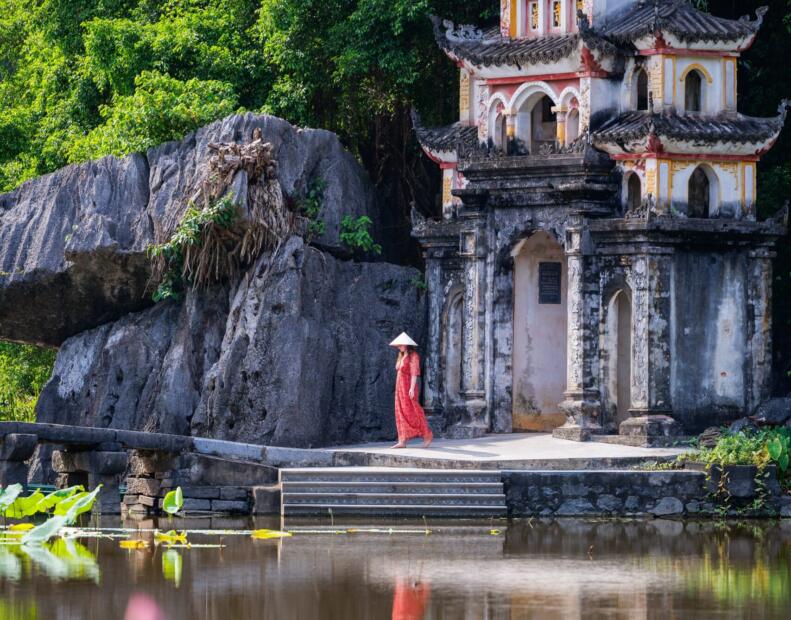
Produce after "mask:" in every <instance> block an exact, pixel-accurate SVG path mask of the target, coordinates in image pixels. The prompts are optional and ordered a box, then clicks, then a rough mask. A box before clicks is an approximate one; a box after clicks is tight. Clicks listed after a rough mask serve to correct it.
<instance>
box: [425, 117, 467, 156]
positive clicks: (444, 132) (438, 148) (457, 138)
mask: <svg viewBox="0 0 791 620" xmlns="http://www.w3.org/2000/svg"><path fill="white" fill-rule="evenodd" d="M412 124H413V125H414V127H415V133H416V134H417V138H418V140H419V141H420V144H421V145H422V146H423V148H426V149H428V150H430V151H432V152H435V153H441V152H449V151H455V150H456V149H457V148H458V146H459V145H463V146H465V147H467V148H473V147H475V146H477V144H478V128H477V127H475V126H474V125H462V124H461V123H453V124H452V125H445V126H444V127H424V126H423V124H422V123H421V121H420V116H418V114H417V112H415V111H414V110H413V111H412Z"/></svg>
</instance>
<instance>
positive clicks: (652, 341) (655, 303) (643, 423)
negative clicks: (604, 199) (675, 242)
mask: <svg viewBox="0 0 791 620" xmlns="http://www.w3.org/2000/svg"><path fill="white" fill-rule="evenodd" d="M672 269H673V257H672V250H670V249H667V250H666V249H663V248H656V249H654V250H651V251H649V252H646V253H645V254H644V255H640V256H635V257H634V258H633V259H632V265H631V269H630V272H629V277H628V278H627V280H628V281H629V285H630V287H631V289H632V386H631V391H632V407H631V409H630V410H629V414H630V415H631V416H632V417H631V419H629V420H625V421H624V422H622V423H621V426H620V428H619V433H620V434H621V435H626V436H630V437H642V438H645V440H646V443H648V444H650V443H652V442H658V443H661V438H663V437H673V436H676V435H679V434H680V432H681V429H680V426H679V424H678V423H677V422H676V421H675V420H674V419H673V418H672V417H670V413H671V412H672V409H673V408H672V403H671V385H670V367H671V359H670V350H671V349H670V340H671V334H670V325H671V322H672V320H673V317H672V316H671V294H672V291H671V275H672Z"/></svg>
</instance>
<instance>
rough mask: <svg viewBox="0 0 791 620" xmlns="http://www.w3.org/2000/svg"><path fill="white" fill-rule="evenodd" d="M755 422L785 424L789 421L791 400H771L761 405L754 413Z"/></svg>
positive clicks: (790, 417) (790, 418)
mask: <svg viewBox="0 0 791 620" xmlns="http://www.w3.org/2000/svg"><path fill="white" fill-rule="evenodd" d="M754 418H755V420H756V421H758V422H760V423H761V424H777V425H780V424H785V423H787V422H788V421H790V420H791V398H773V399H772V400H768V401H766V402H765V403H762V404H761V405H760V406H759V407H758V409H756V411H755V416H754Z"/></svg>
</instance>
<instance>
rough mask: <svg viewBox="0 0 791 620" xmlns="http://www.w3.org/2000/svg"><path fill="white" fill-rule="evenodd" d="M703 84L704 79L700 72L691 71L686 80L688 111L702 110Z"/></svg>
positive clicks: (685, 101)
mask: <svg viewBox="0 0 791 620" xmlns="http://www.w3.org/2000/svg"><path fill="white" fill-rule="evenodd" d="M702 86H703V80H702V79H701V77H700V73H698V72H697V71H690V72H689V73H688V74H687V77H686V79H685V80H684V109H685V110H686V111H687V112H700V111H701V109H702V107H701V89H702Z"/></svg>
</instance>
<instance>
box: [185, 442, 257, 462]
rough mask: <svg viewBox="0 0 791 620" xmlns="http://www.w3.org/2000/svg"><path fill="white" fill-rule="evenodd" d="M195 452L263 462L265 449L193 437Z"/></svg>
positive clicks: (246, 444)
mask: <svg viewBox="0 0 791 620" xmlns="http://www.w3.org/2000/svg"><path fill="white" fill-rule="evenodd" d="M193 444H194V446H195V452H197V453H198V454H205V455H208V456H219V457H221V458H229V459H242V460H245V461H259V462H260V461H263V460H264V450H265V448H264V447H263V446H260V445H255V444H249V443H237V442H235V441H223V440H220V439H205V438H201V437H195V438H194V439H193Z"/></svg>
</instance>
